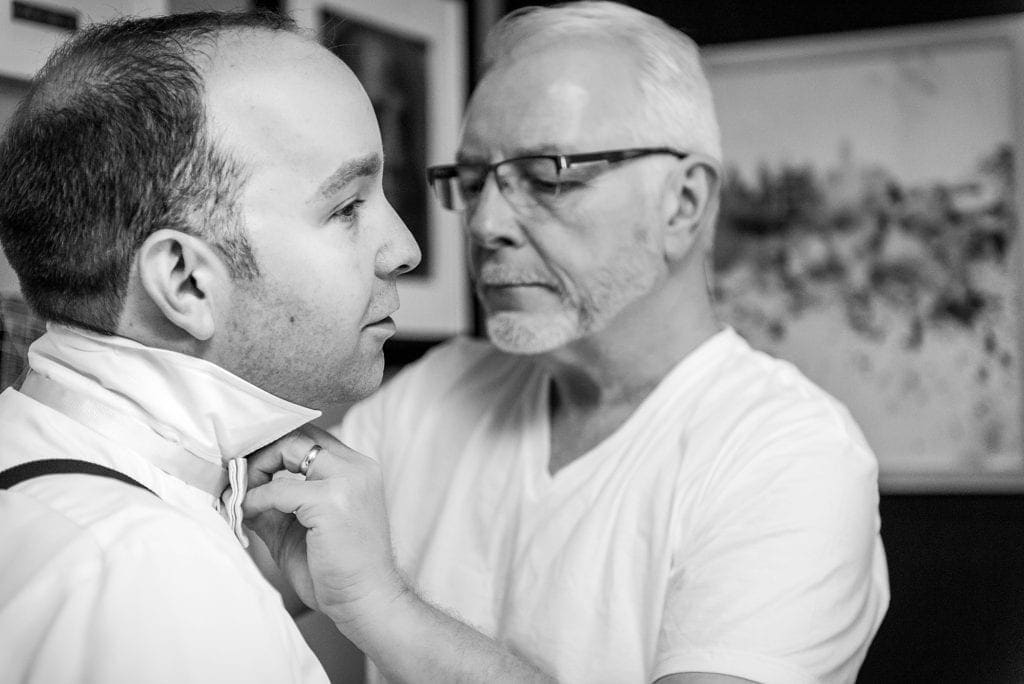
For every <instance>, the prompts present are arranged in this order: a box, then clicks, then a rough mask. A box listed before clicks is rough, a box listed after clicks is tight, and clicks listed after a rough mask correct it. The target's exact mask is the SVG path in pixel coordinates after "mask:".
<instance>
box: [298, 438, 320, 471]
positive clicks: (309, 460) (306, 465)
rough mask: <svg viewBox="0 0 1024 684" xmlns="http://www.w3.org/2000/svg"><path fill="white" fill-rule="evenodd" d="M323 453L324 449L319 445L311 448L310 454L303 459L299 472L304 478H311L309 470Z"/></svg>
mask: <svg viewBox="0 0 1024 684" xmlns="http://www.w3.org/2000/svg"><path fill="white" fill-rule="evenodd" d="M321 451H323V447H321V446H320V445H319V444H314V445H313V446H312V447H310V449H309V452H308V453H307V454H306V458H304V459H302V463H300V464H299V472H300V473H302V474H303V475H304V476H306V477H309V469H310V467H311V466H312V465H313V461H315V460H316V457H317V455H318V454H319V453H320V452H321Z"/></svg>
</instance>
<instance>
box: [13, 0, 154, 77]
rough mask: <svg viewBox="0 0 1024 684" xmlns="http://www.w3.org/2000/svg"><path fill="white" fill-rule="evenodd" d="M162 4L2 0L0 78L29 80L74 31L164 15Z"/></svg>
mask: <svg viewBox="0 0 1024 684" xmlns="http://www.w3.org/2000/svg"><path fill="white" fill-rule="evenodd" d="M167 5H168V3H167V2H166V1H165V0H76V2H67V1H65V2H60V1H53V0H4V2H2V3H0V76H6V77H7V78H15V79H26V80H27V79H30V78H32V76H34V75H35V73H36V72H37V71H38V70H39V68H40V67H42V66H43V64H44V63H45V62H46V58H47V57H49V56H50V53H51V52H53V49H54V48H55V47H57V45H59V44H60V43H62V42H63V41H64V40H66V39H67V38H68V37H69V36H70V35H71V34H72V33H73V32H74V30H75V29H76V28H80V27H82V26H85V25H86V24H90V23H92V22H94V21H105V20H109V19H113V18H115V17H119V16H126V15H131V16H147V15H156V14H164V13H166V12H167V9H168V7H167Z"/></svg>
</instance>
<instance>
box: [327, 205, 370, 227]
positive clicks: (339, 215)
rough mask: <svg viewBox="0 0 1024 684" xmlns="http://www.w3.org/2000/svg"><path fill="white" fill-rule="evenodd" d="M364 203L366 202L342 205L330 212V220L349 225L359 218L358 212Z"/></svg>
mask: <svg viewBox="0 0 1024 684" xmlns="http://www.w3.org/2000/svg"><path fill="white" fill-rule="evenodd" d="M365 203H366V200H353V201H351V202H348V203H346V204H343V205H341V206H340V207H338V208H337V209H335V210H334V211H333V212H331V216H330V218H331V220H334V219H339V220H341V221H344V222H346V223H351V222H353V221H355V220H356V219H358V218H359V214H360V210H361V209H362V207H363V205H364V204H365Z"/></svg>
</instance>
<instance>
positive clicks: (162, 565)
mask: <svg viewBox="0 0 1024 684" xmlns="http://www.w3.org/2000/svg"><path fill="white" fill-rule="evenodd" d="M29 364H30V366H31V368H32V373H30V375H29V378H28V380H26V384H25V386H24V387H23V390H24V391H18V390H14V389H7V390H6V391H4V392H3V394H0V470H3V469H6V468H9V467H11V466H14V465H17V464H19V463H23V462H26V461H34V460H39V459H51V458H76V459H81V460H86V461H91V462H94V463H98V464H101V465H104V466H107V467H109V468H113V469H114V470H118V471H120V472H122V473H124V474H126V475H128V476H130V477H132V478H134V479H135V480H137V481H138V482H140V483H141V484H143V485H145V486H146V487H148V488H149V489H151V490H152V491H153V492H155V493H156V495H157V496H154V495H153V494H151V493H150V492H147V491H145V490H143V489H140V488H138V487H133V486H131V485H127V484H124V483H122V482H118V481H116V480H111V479H108V478H103V477H97V476H93V475H59V476H45V477H40V478H36V479H33V480H29V481H27V482H23V483H21V484H19V485H17V486H15V487H13V488H12V489H10V490H7V491H0V568H2V570H0V682H40V683H42V682H46V683H47V684H51V683H59V682H110V683H117V682H133V683H134V682H216V683H218V684H224V683H226V682H247V683H251V682H326V681H327V677H326V674H325V673H324V671H323V668H322V667H321V666H320V663H319V662H318V661H317V659H316V657H315V656H314V655H313V653H312V651H310V649H309V647H308V646H307V645H306V643H305V641H304V640H303V638H302V636H301V635H300V633H299V631H298V630H297V629H296V627H295V624H294V623H293V621H292V619H291V617H290V616H289V615H288V613H287V611H286V610H285V609H284V607H283V605H282V602H281V598H280V595H279V594H278V593H277V592H276V591H275V590H274V589H273V588H272V587H271V586H270V585H269V584H268V583H267V582H266V580H265V579H264V578H263V577H262V575H260V573H259V571H258V570H257V568H256V566H255V565H254V564H253V562H252V560H251V559H250V558H249V556H248V555H247V554H246V553H245V551H244V550H243V549H242V547H241V545H240V544H239V542H238V540H237V539H236V538H235V536H234V534H233V533H232V530H231V528H230V527H229V525H228V524H227V522H226V521H225V517H224V514H223V512H222V511H221V508H222V506H221V503H220V499H219V497H218V496H217V493H218V491H217V488H216V486H215V485H212V484H211V479H210V477H209V475H210V473H211V472H212V473H213V474H214V475H215V476H216V475H217V474H218V469H221V468H223V464H224V463H226V462H227V461H229V460H231V459H234V458H238V457H241V456H245V455H246V454H247V453H249V452H251V451H253V450H254V449H256V448H258V447H260V446H263V445H265V444H267V443H269V442H271V441H273V440H274V439H276V438H278V437H280V436H281V435H283V434H285V433H287V432H288V431H290V430H292V429H294V428H296V427H298V426H300V425H302V424H304V423H306V422H308V421H309V420H311V419H313V418H315V417H317V415H319V414H318V412H317V411H313V410H310V409H306V408H303V407H300V406H297V405H294V404H292V403H290V402H287V401H284V400H282V399H279V398H277V397H275V396H273V395H271V394H268V393H267V392H264V391H263V390H261V389H259V388H257V387H255V386H253V385H251V384H249V383H247V382H245V381H243V380H241V379H240V378H238V377H236V376H234V375H232V374H230V373H228V372H227V371H225V370H223V369H221V368H219V367H217V366H215V365H213V364H211V363H208V362H205V361H203V360H201V359H196V358H193V357H190V356H185V355H182V354H178V353H175V352H170V351H166V350H158V349H152V348H149V347H145V346H143V345H140V344H137V343H135V342H132V341H130V340H127V339H124V338H118V337H109V336H102V335H97V334H93V333H89V332H84V331H81V330H78V329H74V328H70V327H65V326H57V325H51V326H49V329H48V332H47V333H46V334H45V335H44V336H43V337H42V338H40V339H39V340H38V341H37V342H36V343H35V344H34V345H33V346H32V348H31V350H30V353H29ZM54 397H57V398H58V399H60V398H63V401H64V402H65V405H66V406H71V407H72V408H76V407H77V409H78V410H77V412H76V411H70V410H63V409H62V408H61V406H60V404H59V401H57V400H55V399H54ZM66 406H65V409H66ZM83 406H84V407H85V408H82V407H83ZM90 416H94V417H95V420H94V419H93V418H90ZM169 473H173V474H169ZM204 474H205V475H204ZM221 478H222V479H221V483H222V482H223V476H221ZM213 479H214V480H216V479H217V478H216V477H214V478H213Z"/></svg>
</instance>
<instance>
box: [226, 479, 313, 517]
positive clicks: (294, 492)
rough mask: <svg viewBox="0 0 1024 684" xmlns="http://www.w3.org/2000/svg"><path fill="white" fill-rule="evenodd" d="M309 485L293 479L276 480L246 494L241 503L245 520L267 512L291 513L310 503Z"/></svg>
mask: <svg viewBox="0 0 1024 684" xmlns="http://www.w3.org/2000/svg"><path fill="white" fill-rule="evenodd" d="M309 487H310V483H308V482H306V481H305V480H297V479H294V478H284V477H282V478H278V479H276V480H272V481H270V482H268V483H266V484H264V485H260V486H259V487H255V488H253V489H250V490H249V491H248V492H246V495H245V500H244V501H243V502H242V513H243V515H244V516H245V519H246V520H248V519H250V518H255V517H256V516H258V515H260V514H262V513H266V512H267V511H278V512H280V513H293V512H295V511H297V510H298V509H299V508H300V507H301V506H302V505H303V504H306V503H309V501H310V494H311V492H310V490H309Z"/></svg>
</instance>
